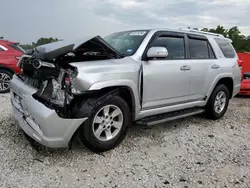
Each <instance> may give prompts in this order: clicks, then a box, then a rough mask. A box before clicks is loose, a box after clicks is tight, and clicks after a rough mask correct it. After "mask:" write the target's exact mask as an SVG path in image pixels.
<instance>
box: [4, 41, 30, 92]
mask: <svg viewBox="0 0 250 188" xmlns="http://www.w3.org/2000/svg"><path fill="white" fill-rule="evenodd" d="M24 53H25V50H23V49H22V48H21V47H20V46H19V44H18V43H16V42H10V41H6V40H0V93H7V92H9V90H10V87H9V81H10V80H11V78H12V76H13V74H14V73H20V72H21V70H20V69H19V68H18V67H17V62H18V59H19V58H20V57H21V56H22V55H23V54H24Z"/></svg>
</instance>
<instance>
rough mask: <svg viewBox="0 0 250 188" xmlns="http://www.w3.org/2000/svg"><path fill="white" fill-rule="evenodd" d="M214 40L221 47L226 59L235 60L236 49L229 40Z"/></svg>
mask: <svg viewBox="0 0 250 188" xmlns="http://www.w3.org/2000/svg"><path fill="white" fill-rule="evenodd" d="M214 40H215V41H216V43H217V44H218V45H219V47H220V49H221V51H222V53H223V54H224V56H225V57H226V58H235V56H236V54H235V51H234V48H233V46H232V45H231V44H230V42H229V41H228V40H225V39H219V38H215V39H214Z"/></svg>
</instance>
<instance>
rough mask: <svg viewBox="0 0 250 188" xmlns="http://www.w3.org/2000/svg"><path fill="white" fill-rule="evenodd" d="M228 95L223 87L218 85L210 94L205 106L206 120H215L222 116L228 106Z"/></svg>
mask: <svg viewBox="0 0 250 188" xmlns="http://www.w3.org/2000/svg"><path fill="white" fill-rule="evenodd" d="M229 98H230V93H229V90H228V88H227V87H226V86H225V85H224V84H221V85H218V86H217V87H216V88H215V89H214V91H213V93H212V94H211V96H210V98H209V100H208V103H207V106H206V115H207V117H208V118H210V119H213V120H217V119H220V118H221V117H223V116H224V114H225V113H226V111H227V108H228V104H229Z"/></svg>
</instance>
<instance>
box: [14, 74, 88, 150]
mask: <svg viewBox="0 0 250 188" xmlns="http://www.w3.org/2000/svg"><path fill="white" fill-rule="evenodd" d="M10 86H11V104H12V115H13V117H14V118H15V119H16V120H17V121H18V123H19V125H20V127H21V128H22V129H23V131H24V132H25V133H26V134H27V135H29V136H30V137H31V138H33V139H34V140H36V141H37V142H39V143H40V144H42V145H44V146H47V147H52V148H57V147H67V146H68V144H69V142H70V140H71V138H72V136H73V135H74V133H75V132H76V130H77V129H78V128H79V126H80V125H81V124H82V123H83V122H84V121H86V120H87V117H86V118H80V119H66V118H61V117H59V116H58V115H57V113H56V112H55V111H54V110H51V109H49V108H47V107H46V106H45V105H44V104H42V103H40V102H38V101H37V100H35V99H34V98H33V97H32V94H34V93H35V92H36V91H37V89H35V88H33V87H30V86H28V85H26V84H25V83H23V82H22V80H21V79H19V78H18V77H17V76H15V75H14V76H13V79H12V80H11V82H10Z"/></svg>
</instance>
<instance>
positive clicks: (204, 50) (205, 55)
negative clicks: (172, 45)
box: [188, 38, 211, 59]
mask: <svg viewBox="0 0 250 188" xmlns="http://www.w3.org/2000/svg"><path fill="white" fill-rule="evenodd" d="M188 44H189V50H190V58H191V59H210V50H211V49H210V50H209V44H208V42H207V40H202V39H192V38H189V39H188Z"/></svg>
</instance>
